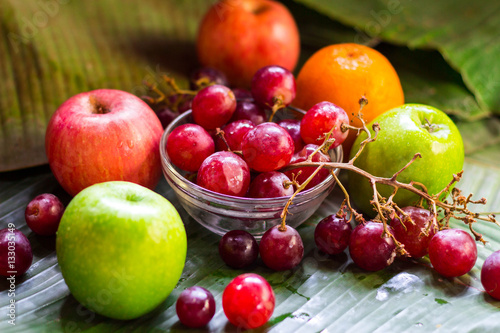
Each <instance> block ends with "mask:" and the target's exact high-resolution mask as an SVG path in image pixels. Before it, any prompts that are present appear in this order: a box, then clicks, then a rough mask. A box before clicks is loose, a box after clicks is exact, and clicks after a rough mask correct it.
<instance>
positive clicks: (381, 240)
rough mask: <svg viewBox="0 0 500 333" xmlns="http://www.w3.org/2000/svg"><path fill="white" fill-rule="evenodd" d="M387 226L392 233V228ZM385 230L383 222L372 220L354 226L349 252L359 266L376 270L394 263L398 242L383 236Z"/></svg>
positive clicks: (368, 269)
mask: <svg viewBox="0 0 500 333" xmlns="http://www.w3.org/2000/svg"><path fill="white" fill-rule="evenodd" d="M387 227H388V229H389V232H391V233H392V228H391V227H390V226H387ZM383 232H384V226H383V224H382V223H376V222H372V221H369V222H367V223H365V224H359V225H358V226H356V228H354V230H353V231H352V233H351V237H350V239H349V254H350V255H351V258H352V260H353V261H354V263H355V264H356V265H357V266H359V267H360V268H362V269H364V270H367V271H373V272H375V271H379V270H381V269H384V268H386V267H387V266H389V265H390V264H392V262H393V261H394V258H395V257H396V244H395V243H394V241H393V239H392V238H390V237H389V236H386V237H381V236H382V233H383Z"/></svg>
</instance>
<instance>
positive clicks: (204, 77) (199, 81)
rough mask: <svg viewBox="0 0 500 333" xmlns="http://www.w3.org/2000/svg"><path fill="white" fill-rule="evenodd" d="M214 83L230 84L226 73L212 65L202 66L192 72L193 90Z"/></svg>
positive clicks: (191, 83)
mask: <svg viewBox="0 0 500 333" xmlns="http://www.w3.org/2000/svg"><path fill="white" fill-rule="evenodd" d="M212 84H219V85H223V86H228V85H229V82H228V80H227V77H226V74H224V73H223V72H221V71H220V70H218V69H215V68H212V67H202V68H198V69H197V70H195V71H194V72H193V73H191V76H190V77H189V87H190V88H191V90H198V89H201V88H204V87H206V86H209V85H212Z"/></svg>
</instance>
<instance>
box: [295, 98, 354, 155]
mask: <svg viewBox="0 0 500 333" xmlns="http://www.w3.org/2000/svg"><path fill="white" fill-rule="evenodd" d="M342 123H345V124H349V117H348V116H347V113H346V112H345V111H344V109H342V108H341V107H339V106H337V105H335V104H333V103H330V102H320V103H318V104H316V105H314V106H313V107H312V108H310V109H309V110H308V111H307V112H306V114H305V115H304V117H303V118H302V121H301V122H300V135H301V136H302V140H304V142H305V143H314V144H317V145H320V144H322V143H323V141H324V139H325V134H326V133H328V132H329V131H330V130H331V129H332V128H334V131H333V132H332V134H331V136H330V138H331V139H335V142H334V143H333V144H332V146H331V147H330V148H331V149H333V148H335V147H337V146H340V145H341V144H342V143H343V142H344V141H345V139H346V138H347V134H348V131H345V132H342V131H341V126H340V125H341V124H342Z"/></svg>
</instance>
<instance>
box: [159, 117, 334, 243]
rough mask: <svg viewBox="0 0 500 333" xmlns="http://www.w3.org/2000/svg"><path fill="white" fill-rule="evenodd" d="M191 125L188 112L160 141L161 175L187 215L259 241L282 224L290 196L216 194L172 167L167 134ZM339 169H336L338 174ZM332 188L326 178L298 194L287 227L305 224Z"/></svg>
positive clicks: (222, 231)
mask: <svg viewBox="0 0 500 333" xmlns="http://www.w3.org/2000/svg"><path fill="white" fill-rule="evenodd" d="M303 115H304V111H302V110H298V109H295V108H294V109H292V108H286V109H283V110H280V111H278V112H277V113H276V115H275V120H277V121H279V120H281V119H291V118H296V119H301V118H302V116H303ZM186 123H193V119H192V115H191V111H187V112H184V113H183V114H181V115H180V116H178V117H177V118H176V119H174V121H173V122H172V123H170V125H169V126H168V127H167V128H166V129H165V132H164V133H163V136H162V138H161V142H160V154H161V163H162V169H163V175H164V176H165V178H166V180H167V182H168V184H169V185H170V186H171V187H172V189H173V190H174V192H175V194H176V196H177V198H178V199H179V202H180V204H181V205H182V207H183V208H184V209H185V210H186V211H187V213H188V214H189V215H190V216H191V217H192V218H193V219H194V220H195V221H197V222H198V223H200V224H201V225H202V226H204V227H205V228H207V229H208V230H210V231H212V232H214V233H216V234H219V235H224V234H225V233H226V232H228V231H230V230H236V229H239V230H246V231H248V232H249V233H251V234H252V235H254V236H255V237H256V238H257V239H259V238H260V237H261V236H262V235H263V234H264V232H266V230H268V229H269V228H271V227H273V226H275V225H277V224H279V223H281V218H280V215H281V212H282V211H283V208H284V207H285V204H286V202H287V201H288V199H289V197H288V196H287V197H279V198H266V199H261V198H259V199H255V198H245V197H234V196H230V195H225V194H220V193H216V192H213V191H210V190H207V189H205V188H203V187H200V186H198V185H196V184H195V183H193V182H191V181H189V180H188V179H186V178H185V177H184V174H185V172H184V171H181V170H180V169H178V168H177V167H175V166H174V165H173V164H172V163H171V161H170V158H169V156H168V154H167V151H166V149H165V147H166V142H167V138H168V135H169V134H170V133H171V132H172V131H173V130H174V128H176V127H177V126H180V125H182V124H186ZM330 158H331V159H332V161H334V162H341V161H342V158H343V152H342V146H339V147H337V148H336V149H332V150H330ZM339 171H340V170H338V169H336V170H335V173H336V174H338V172H339ZM334 186H335V179H334V178H333V177H332V175H329V176H328V177H327V178H326V179H325V180H324V181H323V182H322V183H320V184H318V185H316V186H315V187H313V188H312V189H310V190H308V191H305V192H301V193H299V194H297V196H296V197H295V198H294V200H293V204H292V205H290V207H289V209H288V211H289V214H288V215H287V218H286V223H287V225H290V226H292V227H294V228H296V227H298V226H299V225H300V224H301V223H303V222H304V221H306V220H307V219H308V218H309V217H310V216H311V215H312V214H313V213H314V212H315V211H316V210H317V209H318V207H319V206H320V205H321V203H322V202H323V200H324V199H325V198H326V197H327V196H328V194H329V193H330V192H331V191H332V189H333V188H334Z"/></svg>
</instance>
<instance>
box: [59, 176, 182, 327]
mask: <svg viewBox="0 0 500 333" xmlns="http://www.w3.org/2000/svg"><path fill="white" fill-rule="evenodd" d="M186 250H187V240H186V231H185V229H184V225H183V223H182V220H181V218H180V216H179V213H178V212H177V210H176V209H175V208H174V206H173V205H172V204H171V203H170V202H169V201H168V200H167V199H165V198H164V197H162V196H161V195H159V194H157V193H155V192H153V191H151V190H149V189H147V188H145V187H143V186H140V185H137V184H134V183H130V182H124V181H112V182H104V183H98V184H95V185H92V186H90V187H88V188H86V189H84V190H82V191H81V192H80V193H78V194H77V195H76V196H75V197H74V198H73V199H72V200H71V202H70V203H69V205H68V206H67V208H66V210H65V212H64V214H63V217H62V219H61V223H60V225H59V229H58V231H57V239H56V252H57V259H58V262H59V266H60V268H61V272H62V275H63V277H64V280H65V282H66V284H67V285H68V287H69V290H70V291H71V293H72V294H73V296H74V297H75V298H76V300H78V301H79V302H80V303H81V304H83V305H84V306H86V307H87V308H89V309H90V310H92V311H94V312H96V313H99V314H101V315H104V316H107V317H111V318H115V319H133V318H137V317H139V316H141V315H143V314H145V313H147V312H150V311H151V310H153V309H154V308H156V307H157V306H158V305H159V304H160V303H162V302H163V301H164V300H165V299H166V298H167V296H168V295H169V294H170V293H171V292H172V290H173V289H174V287H175V285H176V284H177V282H178V281H179V278H180V276H181V274H182V270H183V269H184V263H185V259H186Z"/></svg>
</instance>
